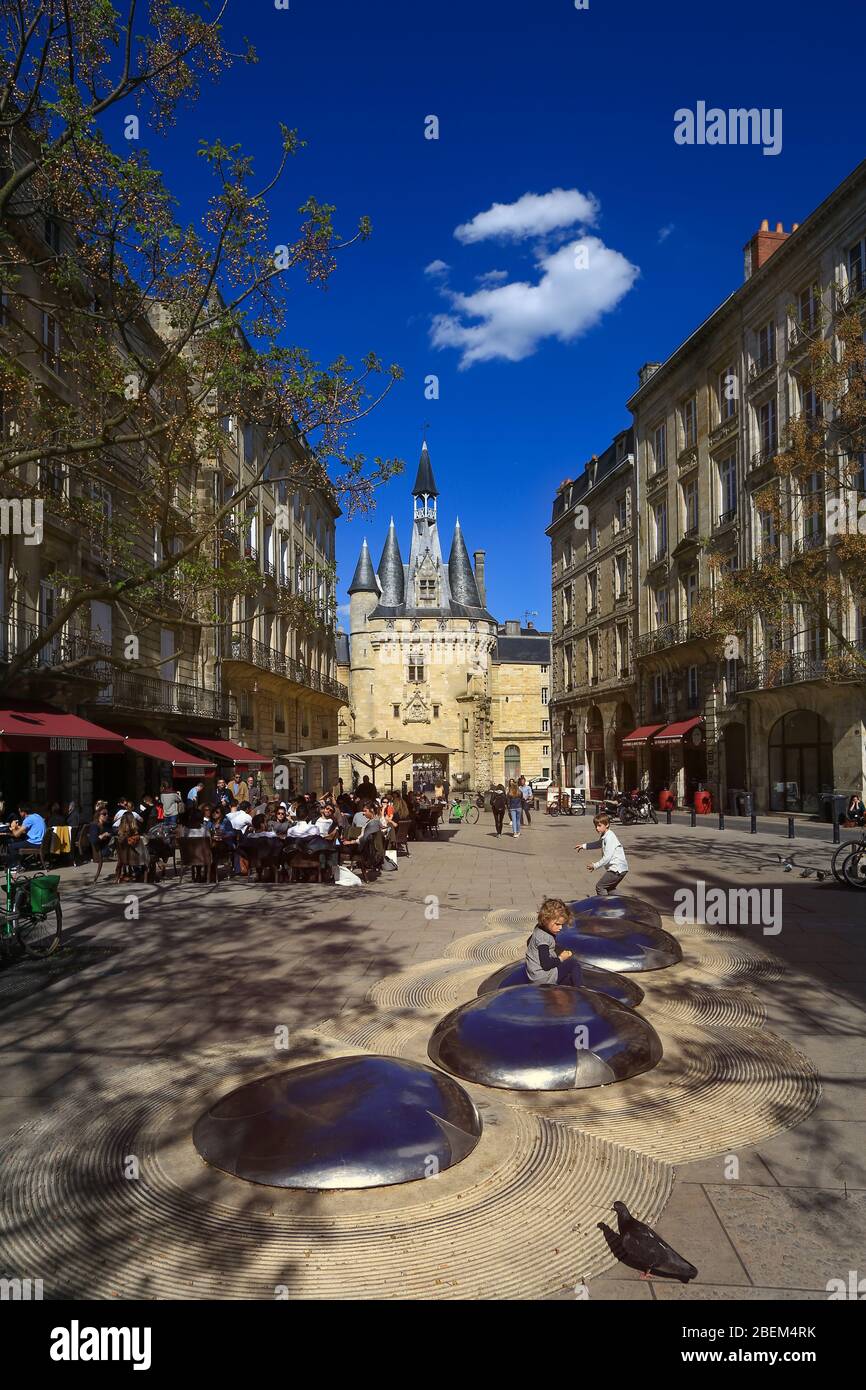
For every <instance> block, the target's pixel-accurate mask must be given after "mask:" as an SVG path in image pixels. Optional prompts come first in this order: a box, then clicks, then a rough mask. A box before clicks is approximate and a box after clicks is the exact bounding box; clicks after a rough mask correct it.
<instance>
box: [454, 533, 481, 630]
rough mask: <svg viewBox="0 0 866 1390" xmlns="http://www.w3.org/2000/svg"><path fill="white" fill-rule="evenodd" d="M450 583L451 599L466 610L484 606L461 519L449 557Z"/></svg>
mask: <svg viewBox="0 0 866 1390" xmlns="http://www.w3.org/2000/svg"><path fill="white" fill-rule="evenodd" d="M448 583H449V585H450V587H451V597H452V599H454V600H455V601H456V602H457V603H461V604H463V606H464V607H466V608H480V607H481V606H482V605H481V599H480V597H479V594H478V585H477V584H476V583H475V575H474V574H473V572H472V563H471V561H470V559H469V551H468V550H467V549H466V542H465V540H464V539H463V532H462V530H461V529H460V518H459V517H458V518H457V521H456V522H455V525H454V539H453V541H452V542H451V554H450V555H449V556H448Z"/></svg>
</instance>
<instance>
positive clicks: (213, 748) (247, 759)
mask: <svg viewBox="0 0 866 1390" xmlns="http://www.w3.org/2000/svg"><path fill="white" fill-rule="evenodd" d="M184 737H185V738H186V741H187V743H191V744H192V746H193V748H203V749H204V750H205V752H206V753H210V754H211V756H212V757H214V758H216V760H217V762H220V763H234V765H235V767H259V766H261V767H264V766H265V764H266V763H272V762H273V761H274V760H273V758H265V757H263V756H262V754H261V753H254V752H253V750H252V748H241V745H240V744H239V743H232V741H231V739H230V738H189V737H187V736H186V735H184Z"/></svg>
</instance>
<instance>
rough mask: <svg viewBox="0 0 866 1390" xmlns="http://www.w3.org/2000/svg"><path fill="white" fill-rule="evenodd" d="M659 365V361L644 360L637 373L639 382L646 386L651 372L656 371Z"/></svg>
mask: <svg viewBox="0 0 866 1390" xmlns="http://www.w3.org/2000/svg"><path fill="white" fill-rule="evenodd" d="M660 366H661V362H644V364H643V366H642V367H641V369H640V371H639V372H638V374H637V379H638V382H639V384H640V385H641V386H646V384H647V382H648V381H649V379H650V377H651V376H652V374H653V372H657V371H658V369H659V367H660Z"/></svg>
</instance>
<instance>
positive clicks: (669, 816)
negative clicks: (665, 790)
mask: <svg viewBox="0 0 866 1390" xmlns="http://www.w3.org/2000/svg"><path fill="white" fill-rule="evenodd" d="M665 816H666V818H667V823H668V825H670V823H671V813H670V811H665Z"/></svg>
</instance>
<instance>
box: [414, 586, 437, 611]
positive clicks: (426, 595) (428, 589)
mask: <svg viewBox="0 0 866 1390" xmlns="http://www.w3.org/2000/svg"><path fill="white" fill-rule="evenodd" d="M435 605H436V580H435V579H419V580H418V607H419V608H431V607H435Z"/></svg>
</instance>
